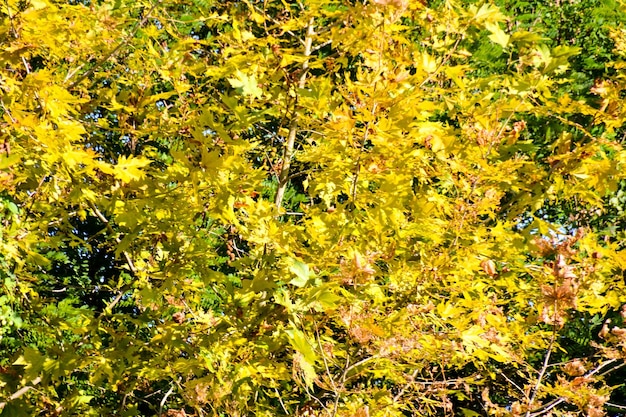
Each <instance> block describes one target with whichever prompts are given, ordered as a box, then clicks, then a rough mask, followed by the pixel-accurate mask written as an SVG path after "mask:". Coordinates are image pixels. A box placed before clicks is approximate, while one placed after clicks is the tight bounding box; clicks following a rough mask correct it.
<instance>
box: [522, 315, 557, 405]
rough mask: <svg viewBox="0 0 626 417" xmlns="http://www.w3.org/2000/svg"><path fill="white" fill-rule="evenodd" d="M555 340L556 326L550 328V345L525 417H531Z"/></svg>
mask: <svg viewBox="0 0 626 417" xmlns="http://www.w3.org/2000/svg"><path fill="white" fill-rule="evenodd" d="M555 314H556V312H555ZM555 340H556V325H554V326H553V327H552V337H551V338H550V345H548V350H547V352H546V356H545V357H544V358H543V366H542V367H541V370H540V371H539V376H538V377H537V383H536V384H535V387H534V388H533V392H532V394H531V396H530V400H529V401H528V411H527V412H526V416H525V417H531V414H530V410H531V407H532V406H533V402H534V401H535V398H537V394H538V393H539V388H540V387H541V380H542V379H543V377H544V375H545V374H546V370H547V369H548V366H549V362H550V355H552V347H553V346H554V341H555Z"/></svg>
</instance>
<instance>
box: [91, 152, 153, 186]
mask: <svg viewBox="0 0 626 417" xmlns="http://www.w3.org/2000/svg"><path fill="white" fill-rule="evenodd" d="M149 164H150V160H149V159H147V158H145V157H143V156H140V157H134V156H129V157H126V156H124V155H122V156H120V157H119V159H118V160H117V164H115V165H109V164H106V163H102V164H100V167H99V168H100V170H101V171H102V172H104V173H105V174H109V175H113V176H114V177H115V178H117V179H118V180H120V181H122V182H123V183H129V182H131V181H133V180H139V179H141V178H143V177H144V175H145V172H144V171H143V170H142V168H145V167H146V166H148V165H149Z"/></svg>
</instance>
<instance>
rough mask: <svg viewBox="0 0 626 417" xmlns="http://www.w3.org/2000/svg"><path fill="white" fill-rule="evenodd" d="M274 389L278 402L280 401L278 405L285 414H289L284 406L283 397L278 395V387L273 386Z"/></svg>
mask: <svg viewBox="0 0 626 417" xmlns="http://www.w3.org/2000/svg"><path fill="white" fill-rule="evenodd" d="M274 391H276V396H278V402H279V403H280V406H281V407H282V408H283V411H284V412H285V414H287V415H289V411H287V407H285V403H284V402H283V398H282V397H281V396H280V391H278V388H274Z"/></svg>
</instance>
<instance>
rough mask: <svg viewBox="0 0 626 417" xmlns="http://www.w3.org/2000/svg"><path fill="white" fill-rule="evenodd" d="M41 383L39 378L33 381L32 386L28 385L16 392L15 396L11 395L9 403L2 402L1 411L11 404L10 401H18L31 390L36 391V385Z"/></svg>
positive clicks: (0, 403)
mask: <svg viewBox="0 0 626 417" xmlns="http://www.w3.org/2000/svg"><path fill="white" fill-rule="evenodd" d="M40 382H41V377H40V376H38V377H37V378H35V379H33V380H32V381H31V382H30V383H31V385H26V386H25V387H22V388H20V389H18V390H17V391H15V392H14V393H13V394H11V395H10V396H9V398H8V399H7V401H3V402H0V410H2V409H3V408H4V407H6V405H7V404H8V403H9V401H13V400H16V399H18V398H20V397H21V396H22V395H24V394H26V393H27V392H28V391H30V390H31V389H35V387H34V385H37V384H39V383H40Z"/></svg>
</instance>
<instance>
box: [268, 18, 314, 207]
mask: <svg viewBox="0 0 626 417" xmlns="http://www.w3.org/2000/svg"><path fill="white" fill-rule="evenodd" d="M313 23H314V20H313V19H311V20H310V21H309V25H308V27H307V31H306V38H305V39H304V56H305V58H306V59H305V60H304V62H303V63H302V75H300V80H299V81H298V88H301V89H302V88H304V86H305V83H306V76H307V74H308V69H309V57H310V56H311V50H312V49H311V48H312V45H313V36H314V35H315V30H314V29H315V26H314V24H313ZM297 133H298V114H297V112H296V113H294V115H293V118H292V119H291V123H290V125H289V134H288V135H287V143H285V148H284V151H283V166H282V167H281V169H280V174H279V175H278V189H277V190H276V199H275V200H274V202H275V203H276V207H278V208H280V207H281V206H282V204H283V198H284V197H285V191H286V190H287V184H288V183H289V169H290V168H291V161H292V159H293V154H294V147H295V143H296V134H297Z"/></svg>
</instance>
